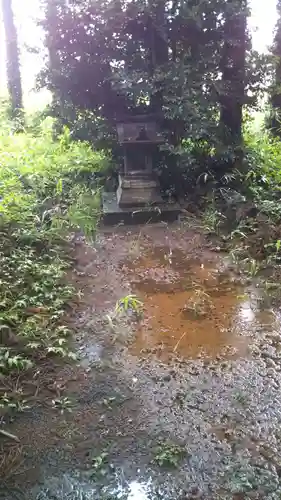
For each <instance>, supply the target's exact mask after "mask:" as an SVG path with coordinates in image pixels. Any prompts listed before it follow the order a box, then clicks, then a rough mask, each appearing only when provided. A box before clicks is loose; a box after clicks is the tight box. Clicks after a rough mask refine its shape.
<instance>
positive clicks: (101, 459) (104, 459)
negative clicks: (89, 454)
mask: <svg viewBox="0 0 281 500" xmlns="http://www.w3.org/2000/svg"><path fill="white" fill-rule="evenodd" d="M108 466H109V463H108V453H107V452H106V451H103V452H102V453H100V455H97V456H96V457H93V458H92V467H91V468H92V476H94V477H96V476H105V475H106V474H107V472H108Z"/></svg>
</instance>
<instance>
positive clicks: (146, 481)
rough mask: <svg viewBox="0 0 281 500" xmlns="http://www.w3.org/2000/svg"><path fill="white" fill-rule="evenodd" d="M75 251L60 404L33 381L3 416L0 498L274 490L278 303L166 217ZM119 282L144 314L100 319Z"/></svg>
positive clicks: (279, 378) (242, 494) (172, 497)
mask: <svg viewBox="0 0 281 500" xmlns="http://www.w3.org/2000/svg"><path fill="white" fill-rule="evenodd" d="M76 252H77V261H78V274H77V273H76V275H75V276H74V277H73V280H74V281H75V282H77V287H78V288H79V290H81V297H82V299H81V303H80V306H79V307H78V308H77V310H75V318H74V319H75V347H76V349H77V353H78V355H79V358H80V360H79V365H78V366H76V365H73V366H72V365H70V366H69V365H67V366H66V367H64V368H60V369H59V372H58V373H57V372H54V373H55V375H54V376H55V377H56V379H57V380H56V381H57V382H59V386H60V387H62V389H61V392H60V394H59V397H61V398H68V399H69V402H70V403H69V405H70V408H69V409H67V408H66V410H65V411H57V410H56V409H55V408H54V407H53V405H52V398H54V397H58V395H57V394H55V395H48V392H47V391H45V392H44V395H45V396H44V399H43V400H42V401H39V402H38V403H36V404H35V403H33V402H31V404H30V409H29V410H28V411H26V412H25V413H23V414H22V415H21V416H20V418H18V419H15V420H14V422H12V423H11V425H10V426H9V431H10V432H12V433H13V434H15V435H16V436H17V437H18V438H19V440H20V443H19V445H17V444H16V443H13V444H11V443H10V442H9V441H5V442H4V446H5V447H8V448H9V453H6V462H3V461H1V464H2V465H3V468H4V467H6V468H7V474H6V475H5V476H4V479H3V481H2V484H1V485H0V498H1V500H2V499H3V500H123V499H124V500H148V499H149V500H160V499H161V500H195V499H197V500H237V499H239V500H240V499H243V500H248V499H249V500H250V499H254V500H255V499H256V500H280V498H281V481H280V478H281V431H280V429H281V397H280V391H281V336H280V332H281V326H280V313H279V311H278V308H275V309H274V308H272V307H271V305H270V302H268V301H264V296H263V291H262V288H260V287H259V286H257V283H253V282H252V283H251V282H249V280H245V279H243V278H241V276H237V275H235V273H233V272H232V270H231V268H230V267H229V264H228V261H227V259H225V257H224V256H223V255H220V254H219V255H218V254H217V253H215V252H212V251H211V250H210V248H209V245H208V242H206V241H205V240H204V238H203V237H202V236H201V235H200V234H190V233H189V232H187V230H186V228H184V227H183V228H182V227H179V226H178V225H171V226H169V227H168V226H157V225H155V226H154V225H153V226H152V227H146V228H144V229H142V231H141V235H140V230H139V229H138V228H132V229H130V230H129V229H126V228H118V229H116V231H112V232H105V233H101V234H100V235H99V237H98V240H97V242H96V244H95V246H94V247H91V246H89V245H88V246H86V245H85V243H80V244H79V246H78V245H77V249H76ZM130 294H134V295H136V296H137V298H138V299H139V300H140V301H141V302H142V304H143V308H142V309H143V310H142V315H141V316H140V318H139V319H138V321H136V319H135V317H134V315H129V316H128V318H127V317H126V321H125V322H124V324H123V323H122V322H121V323H120V325H118V324H116V325H115V323H114V322H113V323H114V324H110V322H109V321H108V316H110V314H112V312H113V311H114V309H115V305H116V302H117V301H118V300H120V299H122V298H123V297H125V296H128V295H130ZM115 327H118V328H117V330H116V331H115ZM48 376H50V377H51V376H52V374H48ZM69 405H67V406H69ZM6 449H7V448H6ZM9 457H10V458H9ZM8 459H9V460H10V461H11V464H9V463H7V460H8Z"/></svg>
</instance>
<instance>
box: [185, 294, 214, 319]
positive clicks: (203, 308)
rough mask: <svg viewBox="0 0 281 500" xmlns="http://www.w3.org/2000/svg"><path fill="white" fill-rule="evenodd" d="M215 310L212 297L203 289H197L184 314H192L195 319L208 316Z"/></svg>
mask: <svg viewBox="0 0 281 500" xmlns="http://www.w3.org/2000/svg"><path fill="white" fill-rule="evenodd" d="M212 308H213V305H212V301H211V298H210V295H208V294H207V293H206V292H205V291H204V290H202V289H201V288H198V289H196V290H195V291H194V292H193V294H192V296H191V297H190V299H189V300H188V302H187V303H186V304H185V306H184V308H183V311H182V312H183V313H191V315H192V316H193V317H195V318H200V317H205V316H207V315H208V314H209V313H210V312H211V310H212Z"/></svg>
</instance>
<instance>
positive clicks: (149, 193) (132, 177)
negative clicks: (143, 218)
mask: <svg viewBox="0 0 281 500" xmlns="http://www.w3.org/2000/svg"><path fill="white" fill-rule="evenodd" d="M117 203H118V205H119V207H121V208H127V207H145V206H150V205H157V204H159V203H160V204H163V200H162V196H161V194H160V187H159V182H158V180H157V179H154V178H153V177H152V175H151V174H150V173H146V172H130V173H127V174H126V175H124V176H121V175H120V176H119V187H118V189H117Z"/></svg>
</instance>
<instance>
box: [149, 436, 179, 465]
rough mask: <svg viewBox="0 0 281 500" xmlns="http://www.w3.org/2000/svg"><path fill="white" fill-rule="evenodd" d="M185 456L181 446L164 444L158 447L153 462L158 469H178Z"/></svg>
mask: <svg viewBox="0 0 281 500" xmlns="http://www.w3.org/2000/svg"><path fill="white" fill-rule="evenodd" d="M185 455H186V451H185V449H184V448H183V447H182V446H179V445H176V444H173V443H166V442H164V443H161V444H160V445H159V446H158V448H157V450H156V454H155V457H154V459H153V462H154V463H155V464H157V465H159V466H160V467H178V465H179V463H180V461H181V460H182V459H183V458H184V456H185Z"/></svg>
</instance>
